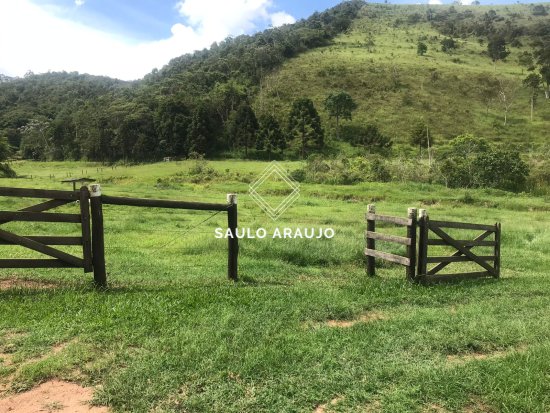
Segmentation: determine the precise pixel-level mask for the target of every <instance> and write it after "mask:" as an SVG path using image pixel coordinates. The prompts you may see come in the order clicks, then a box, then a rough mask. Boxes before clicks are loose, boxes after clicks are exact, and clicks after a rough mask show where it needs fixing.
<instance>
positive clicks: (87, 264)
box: [80, 186, 94, 272]
mask: <svg viewBox="0 0 550 413" xmlns="http://www.w3.org/2000/svg"><path fill="white" fill-rule="evenodd" d="M80 216H81V221H82V222H81V223H82V225H81V227H82V255H83V257H84V272H92V271H93V270H94V265H93V258H92V230H91V227H90V191H89V190H88V188H87V187H85V186H83V187H82V188H80Z"/></svg>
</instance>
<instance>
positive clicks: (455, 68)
mask: <svg viewBox="0 0 550 413" xmlns="http://www.w3.org/2000/svg"><path fill="white" fill-rule="evenodd" d="M448 7H449V6H431V8H432V9H434V10H436V11H440V10H443V9H446V8H448ZM454 7H455V8H456V9H457V10H458V11H464V10H471V11H473V13H474V14H476V15H479V14H483V13H485V12H487V11H489V10H491V9H493V10H496V11H497V13H498V14H499V15H500V16H502V17H504V18H505V19H508V18H510V16H511V15H512V14H513V13H517V14H518V16H519V17H518V18H517V20H515V21H514V24H516V22H517V24H519V25H527V26H529V25H531V24H535V23H536V22H539V21H541V19H546V18H543V17H536V16H532V15H531V11H530V8H529V6H528V5H509V6H481V7H480V6H456V5H454ZM373 13H374V14H375V16H376V17H373ZM413 13H419V14H420V15H422V16H424V15H425V13H426V6H425V5H422V6H414V5H408V6H394V5H391V6H387V5H376V4H368V5H367V6H365V8H364V10H363V14H364V16H363V17H362V18H359V19H357V20H356V21H355V22H354V25H353V26H352V28H351V30H349V32H348V33H346V34H343V35H340V36H339V37H337V38H336V39H335V41H334V42H333V44H331V45H330V46H327V47H322V48H318V49H315V50H312V51H309V52H307V53H304V54H301V55H300V56H298V57H296V58H294V59H291V60H289V61H287V62H286V63H285V64H284V65H283V67H282V68H281V69H280V70H278V71H277V72H275V73H274V74H272V75H270V76H268V77H267V78H266V80H265V81H264V82H263V87H262V89H261V92H260V94H259V96H258V98H257V99H256V102H255V105H256V109H257V110H258V111H260V112H262V111H269V112H270V113H277V114H279V115H281V116H282V117H283V118H284V116H285V114H286V113H288V110H289V108H290V105H291V101H292V100H293V99H296V98H299V97H309V98H311V99H312V100H313V101H314V103H315V106H316V107H317V109H318V111H319V112H320V114H321V117H322V119H323V124H324V125H325V127H326V129H327V130H328V131H329V136H332V137H333V136H335V132H334V120H330V119H329V118H328V114H327V113H326V111H325V110H324V109H323V108H324V100H325V99H326V97H327V96H328V94H329V93H330V92H332V91H334V90H340V89H343V90H346V91H348V92H349V93H350V94H351V95H352V97H353V98H354V99H355V100H356V102H357V103H358V105H359V107H358V109H357V110H356V111H355V112H354V113H353V121H352V123H353V124H356V125H365V124H366V123H369V122H371V123H376V124H377V125H378V126H379V127H380V129H381V131H382V132H383V133H384V134H386V135H388V136H390V137H391V138H392V139H393V140H394V142H395V143H405V142H408V139H409V136H410V133H411V130H412V128H413V127H414V126H415V125H416V124H417V123H418V122H419V121H420V120H424V121H425V122H426V123H427V124H428V125H429V127H430V130H431V131H432V133H433V134H434V135H435V138H436V144H438V143H442V142H444V141H446V140H448V139H450V138H453V137H455V136H457V135H460V134H463V133H473V134H477V135H479V136H484V137H486V138H488V139H490V140H492V141H493V142H495V143H499V144H505V145H509V144H514V145H518V146H519V145H521V146H524V147H525V148H530V147H532V146H535V147H536V146H538V145H541V144H545V143H547V137H546V132H545V125H546V124H547V123H548V121H549V120H550V105H549V103H548V100H545V99H544V96H543V95H542V92H541V95H540V96H539V99H538V104H537V108H536V111H535V117H534V119H533V121H531V120H530V119H529V113H530V106H529V102H530V100H529V92H528V90H527V89H525V88H523V87H522V86H521V84H522V83H521V82H522V80H523V79H524V78H525V77H526V75H527V72H526V71H525V69H522V68H521V67H520V66H519V65H518V63H517V58H518V56H519V55H520V54H521V53H523V52H524V51H530V50H531V49H530V44H531V43H532V39H530V38H527V37H522V38H520V41H521V43H522V45H523V46H521V47H510V51H511V54H510V55H509V56H508V58H507V59H506V61H504V62H498V63H497V64H496V67H495V66H494V65H493V63H492V61H491V59H490V58H489V57H487V56H484V55H482V52H484V51H486V48H487V39H484V43H483V44H482V45H480V44H479V43H478V39H477V38H476V37H468V38H465V39H456V40H457V42H458V44H459V48H458V49H456V51H454V52H453V53H452V54H446V53H444V52H442V51H441V44H440V41H441V40H442V39H444V38H445V36H443V35H441V34H440V33H439V32H437V30H435V29H434V28H433V27H432V26H431V24H429V23H426V22H421V23H417V24H412V25H409V24H407V23H403V24H401V25H398V26H395V24H394V23H395V21H396V20H397V19H401V20H403V21H405V22H406V20H407V16H409V15H411V14H413ZM422 36H425V37H426V38H427V39H426V40H423V41H424V42H425V43H426V44H427V45H428V53H427V54H426V55H425V56H418V55H417V42H418V41H419V39H420V38H421V37H422ZM369 39H372V40H373V41H374V44H375V45H374V47H372V48H369V47H367V41H368V40H369ZM433 71H435V72H437V74H438V76H437V79H432V72H433ZM481 74H489V75H492V76H494V77H496V78H498V79H505V80H509V81H513V82H514V83H515V84H516V86H517V91H516V92H515V93H514V103H513V106H512V108H511V109H510V113H509V121H508V125H507V126H506V127H504V126H503V119H504V112H503V109H502V107H501V106H500V105H499V102H498V100H495V101H494V102H492V104H491V105H490V107H489V109H488V111H487V108H486V107H485V105H484V103H483V101H482V99H481V97H480V95H479V86H480V85H479V81H478V80H477V76H478V75H481ZM346 123H347V122H343V125H345V124H346Z"/></svg>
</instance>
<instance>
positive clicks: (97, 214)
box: [0, 184, 239, 288]
mask: <svg viewBox="0 0 550 413" xmlns="http://www.w3.org/2000/svg"><path fill="white" fill-rule="evenodd" d="M0 196H11V197H22V198H52V199H50V200H48V201H43V202H40V203H38V204H35V205H32V206H30V207H26V208H23V209H20V210H18V211H0V225H3V224H6V223H9V222H13V221H26V222H48V223H58V222H63V223H77V224H80V227H81V236H39V235H28V236H22V235H17V234H15V233H13V232H10V231H5V230H3V229H0V245H19V246H22V247H25V248H27V249H30V250H33V251H36V252H39V253H42V254H45V255H47V256H49V257H51V258H50V259H0V268H83V269H84V271H85V272H92V271H93V273H94V282H95V284H96V286H97V287H99V288H105V287H106V286H107V271H106V268H105V232H104V222H103V204H109V205H122V206H134V207H149V208H173V209H183V210H199V211H220V212H221V211H227V224H228V229H230V230H231V233H232V234H236V233H237V225H238V212H237V195H235V194H229V195H228V196H227V203H226V204H222V203H219V204H213V203H204V202H186V201H172V200H163V199H144V198H128V197H116V196H107V195H102V194H101V187H100V185H97V184H94V185H90V188H87V187H85V186H83V187H82V188H81V189H80V190H79V191H58V190H44V189H30V188H8V187H0ZM74 201H79V209H80V211H79V212H80V213H79V214H69V213H52V212H46V211H49V210H51V209H54V208H57V207H60V206H63V205H66V204H70V203H73V202H74ZM60 245H76V246H78V245H81V246H82V255H83V257H82V258H80V257H76V256H74V255H71V254H68V253H66V252H64V251H61V250H59V249H56V248H53V247H52V246H60ZM238 255H239V240H238V238H237V237H236V236H234V237H228V269H227V275H228V277H229V278H230V279H231V280H234V281H237V279H238Z"/></svg>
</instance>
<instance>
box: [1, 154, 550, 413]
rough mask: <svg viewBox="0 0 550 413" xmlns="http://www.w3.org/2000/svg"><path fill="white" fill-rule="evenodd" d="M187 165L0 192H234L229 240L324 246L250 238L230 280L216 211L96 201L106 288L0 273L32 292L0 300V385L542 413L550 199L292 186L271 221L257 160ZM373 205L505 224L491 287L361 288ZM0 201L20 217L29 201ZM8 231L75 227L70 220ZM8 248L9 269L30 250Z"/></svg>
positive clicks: (388, 270) (87, 170)
mask: <svg viewBox="0 0 550 413" xmlns="http://www.w3.org/2000/svg"><path fill="white" fill-rule="evenodd" d="M191 165H192V164H191V163H190V162H181V163H159V164H152V165H142V166H132V167H123V166H120V167H118V168H116V169H112V168H111V167H105V166H103V167H102V166H100V165H96V164H86V163H69V162H67V163H33V162H20V163H16V164H15V165H14V167H15V169H16V170H17V171H18V173H20V174H22V175H27V176H30V175H31V174H32V176H33V178H32V179H30V178H26V179H25V178H23V179H13V180H9V179H4V180H2V182H1V185H2V186H22V187H33V188H58V189H63V188H65V189H69V188H68V187H67V184H61V183H59V181H60V180H61V179H63V178H65V177H66V176H67V175H68V174H72V176H80V175H81V174H84V175H90V176H92V177H94V178H97V179H98V180H99V182H102V183H103V184H102V187H103V192H104V193H105V194H109V195H127V196H139V197H154V198H166V199H183V200H197V201H207V202H224V201H225V194H226V193H229V192H235V193H238V194H239V224H240V226H241V227H252V228H257V227H266V228H274V227H275V226H276V225H277V226H280V227H285V226H288V227H293V228H295V227H311V226H314V227H329V226H330V227H332V228H334V229H335V230H336V236H335V238H333V239H332V240H322V241H320V240H312V241H309V240H296V241H289V240H271V239H265V240H243V241H242V242H241V254H240V277H241V281H240V282H238V283H237V284H234V283H231V282H229V281H227V280H226V260H227V257H226V254H227V252H226V248H227V247H226V242H225V241H224V240H216V239H215V238H214V229H215V228H216V227H223V226H224V225H225V221H226V217H225V216H224V215H223V214H220V215H217V216H215V217H213V218H212V219H211V220H210V221H208V222H206V223H204V224H202V225H200V226H198V227H196V228H194V227H195V226H196V225H197V224H198V223H200V222H201V221H203V220H205V219H206V218H207V217H208V216H209V213H205V212H193V211H176V210H161V209H135V208H129V207H127V208H126V207H115V206H105V207H104V216H105V226H106V233H105V236H106V244H107V246H106V259H107V270H108V277H109V283H110V289H109V290H108V291H105V292H98V291H95V290H94V289H93V288H92V285H91V275H90V274H86V275H85V274H82V273H81V271H79V270H2V273H1V275H0V283H2V282H6V281H7V280H14V279H19V280H27V281H28V282H30V281H33V282H34V284H33V285H30V287H29V285H28V286H27V287H16V288H10V289H5V288H2V289H1V290H0V354H3V355H4V357H6V358H7V357H8V356H9V358H10V360H11V362H6V360H4V358H3V357H2V356H1V355H0V359H3V360H4V361H3V362H2V361H0V383H1V382H2V381H7V380H9V381H10V382H11V387H10V389H11V390H10V391H17V390H23V389H27V388H30V387H32V386H33V385H35V384H37V383H38V382H41V381H44V380H48V379H49V378H53V377H59V378H63V379H68V380H75V381H78V382H81V383H83V384H95V385H98V384H101V386H100V387H98V389H97V391H96V395H95V402H97V403H98V404H107V405H109V406H111V407H112V408H113V409H114V411H131V412H147V411H155V412H184V411H189V412H312V411H314V410H315V408H316V407H317V406H319V405H322V404H326V405H327V411H329V410H330V409H332V410H333V411H340V412H357V411H366V412H369V411H385V412H386V411H387V412H414V411H419V412H422V411H430V409H432V411H433V410H434V409H446V410H447V411H463V410H465V411H476V410H475V409H478V410H477V411H502V412H547V411H548V410H549V408H550V396H549V395H550V384H549V383H550V382H549V380H548V374H549V371H550V346H549V345H548V339H549V336H550V333H549V331H550V315H549V313H548V308H549V305H550V286H549V284H548V280H547V277H548V269H549V268H550V247H549V246H550V231H549V230H550V218H549V216H550V214H549V213H548V212H549V210H550V203H549V199H548V198H542V197H533V196H528V195H524V194H519V195H513V196H512V195H511V194H509V193H505V192H502V191H497V190H468V191H466V190H451V189H446V188H443V187H439V186H430V185H418V184H410V183H399V184H397V183H392V184H379V183H364V184H358V185H354V186H329V185H308V184H302V185H301V196H300V198H299V199H298V201H297V202H296V203H295V204H294V205H293V206H292V207H291V208H289V210H288V211H287V212H286V213H285V214H284V215H283V216H282V217H281V218H280V220H279V221H278V222H277V223H274V222H272V221H271V220H270V219H269V218H268V217H267V216H266V215H265V214H264V213H263V212H262V211H261V210H260V209H259V208H258V207H257V205H256V204H255V203H254V202H253V201H252V200H251V199H250V197H249V196H248V195H247V190H248V183H249V182H251V181H252V180H253V179H254V177H255V176H257V175H258V174H259V173H260V172H261V171H262V170H263V168H265V166H266V164H265V163H261V162H244V161H219V162H210V163H209V165H210V166H211V167H213V168H214V169H215V170H216V171H217V172H218V175H217V176H215V175H214V174H213V175H212V176H213V178H212V179H211V180H210V181H204V180H202V181H201V180H198V179H193V177H192V176H189V174H188V171H189V168H190V166H191ZM284 165H285V167H286V168H288V169H294V168H297V167H299V166H300V164H299V163H285V164H284ZM98 168H100V169H98ZM51 175H55V178H53V177H50V176H51ZM195 178H196V177H195ZM159 179H160V181H159ZM192 180H194V181H195V183H193V182H191V181H192ZM159 182H160V184H159ZM466 195H467V196H466ZM373 201H376V205H377V209H378V211H379V212H380V213H385V214H390V215H391V214H393V215H399V216H404V215H405V214H406V210H407V208H408V207H412V206H415V207H424V208H427V209H428V210H429V213H430V216H432V217H434V219H435V218H439V219H447V220H458V221H462V220H464V221H469V222H478V223H494V222H497V221H500V222H502V227H503V237H502V238H503V246H502V278H501V279H500V280H498V281H497V280H493V279H485V280H478V281H469V282H462V283H456V284H445V285H434V286H430V287H422V286H417V285H411V284H409V283H408V282H406V281H405V271H404V269H403V268H402V267H396V266H393V265H389V264H381V265H380V266H379V267H378V274H379V276H378V277H376V278H368V277H367V276H366V274H365V269H364V263H363V259H362V255H361V251H362V249H363V248H364V240H363V232H364V230H365V223H364V213H365V211H366V205H367V204H368V203H371V202H373ZM0 203H1V209H3V210H13V209H14V208H16V207H18V206H23V205H30V204H31V203H32V200H27V203H25V204H24V203H22V202H20V201H19V200H17V201H11V202H10V200H8V199H1V200H0ZM62 210H66V211H74V210H75V206H74V205H69V206H66V207H64V208H62ZM4 227H5V228H6V229H10V228H11V229H14V230H17V231H21V232H20V233H24V232H26V233H31V232H32V233H33V234H39V233H42V234H52V233H53V232H55V233H59V234H61V233H66V232H65V231H73V232H72V233H75V232H74V229H75V228H74V226H70V225H67V226H62V225H61V226H58V227H56V228H57V229H56V230H55V231H53V230H51V229H50V228H49V227H50V226H49V225H48V226H46V225H35V224H13V223H12V224H6V225H4V226H3V228H4ZM393 233H396V234H397V233H398V231H394V232H393ZM467 235H474V234H473V233H468V234H467ZM1 248H2V249H1V254H2V255H1V256H2V257H4V258H5V257H15V256H20V257H21V256H34V255H33V254H32V253H28V252H26V251H24V250H22V249H17V248H15V247H7V246H3V247H1ZM73 251H75V250H73ZM75 252H77V251H75ZM448 252H449V251H447V253H448ZM457 268H459V267H457ZM52 284H53V286H54V288H40V285H48V286H50V287H51V286H52ZM369 314H374V315H376V316H377V317H374V318H376V319H375V320H373V321H370V322H360V323H357V324H355V325H353V326H351V327H349V328H334V327H329V326H327V324H326V322H327V321H328V320H354V319H358V318H360V317H361V316H364V315H367V316H368V315H369ZM60 345H61V346H60ZM56 346H57V347H56ZM54 347H56V348H57V350H56V351H54V350H53V348H54ZM332 400H337V402H335V404H334V405H331V404H330V402H331V401H332ZM468 409H470V410H468ZM482 409H485V410H482ZM489 409H492V410H489ZM439 411H443V410H439Z"/></svg>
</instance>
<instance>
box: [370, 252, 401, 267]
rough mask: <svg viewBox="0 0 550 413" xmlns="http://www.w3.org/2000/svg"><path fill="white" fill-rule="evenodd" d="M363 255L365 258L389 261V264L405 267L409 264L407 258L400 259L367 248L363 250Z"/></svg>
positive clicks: (397, 256) (399, 256)
mask: <svg viewBox="0 0 550 413" xmlns="http://www.w3.org/2000/svg"><path fill="white" fill-rule="evenodd" d="M365 255H366V256H367V257H376V258H382V259H384V260H386V261H390V262H393V263H396V264H401V265H405V266H408V265H410V262H411V261H410V259H409V258H407V257H402V256H401V255H395V254H390V253H389V252H383V251H376V250H371V249H369V248H365Z"/></svg>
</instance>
